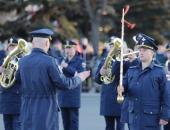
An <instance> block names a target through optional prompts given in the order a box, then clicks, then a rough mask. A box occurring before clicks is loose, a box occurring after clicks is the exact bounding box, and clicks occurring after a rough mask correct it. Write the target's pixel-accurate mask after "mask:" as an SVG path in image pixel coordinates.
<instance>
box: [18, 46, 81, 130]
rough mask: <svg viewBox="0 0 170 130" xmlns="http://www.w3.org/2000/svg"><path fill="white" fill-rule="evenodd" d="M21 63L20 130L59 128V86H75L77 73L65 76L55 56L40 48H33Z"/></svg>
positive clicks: (56, 129)
mask: <svg viewBox="0 0 170 130" xmlns="http://www.w3.org/2000/svg"><path fill="white" fill-rule="evenodd" d="M19 66H20V69H19V71H18V74H17V80H18V81H20V82H21V84H22V104H21V121H22V125H21V130H58V104H57V100H56V92H57V89H74V88H75V87H77V86H78V85H79V84H80V83H81V79H80V78H79V77H77V76H76V77H74V78H66V77H65V76H64V75H63V74H62V73H61V72H60V70H59V68H58V66H57V65H56V62H55V59H54V58H52V57H51V56H48V55H47V54H46V53H45V52H44V51H43V50H41V49H39V48H34V49H33V51H32V53H31V54H30V55H28V56H25V57H24V58H22V59H21V60H20V63H19ZM68 98H69V97H68Z"/></svg>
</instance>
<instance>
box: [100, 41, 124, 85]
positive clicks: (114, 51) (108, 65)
mask: <svg viewBox="0 0 170 130" xmlns="http://www.w3.org/2000/svg"><path fill="white" fill-rule="evenodd" d="M113 44H114V47H113V48H111V49H110V51H109V53H108V55H107V57H106V60H105V63H104V68H105V69H106V72H107V73H106V75H102V76H101V77H100V80H101V81H102V82H103V83H104V84H110V83H112V82H113V80H114V78H115V76H112V61H113V57H114V56H115V57H116V59H118V57H120V45H121V39H120V38H114V40H113Z"/></svg>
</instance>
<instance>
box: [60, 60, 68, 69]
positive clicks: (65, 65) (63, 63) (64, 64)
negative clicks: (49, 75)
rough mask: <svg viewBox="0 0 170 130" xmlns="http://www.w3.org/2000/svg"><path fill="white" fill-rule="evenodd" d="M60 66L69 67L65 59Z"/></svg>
mask: <svg viewBox="0 0 170 130" xmlns="http://www.w3.org/2000/svg"><path fill="white" fill-rule="evenodd" d="M60 66H61V67H62V68H67V66H68V64H67V63H66V62H65V61H62V62H61V65H60Z"/></svg>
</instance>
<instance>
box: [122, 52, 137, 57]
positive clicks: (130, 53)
mask: <svg viewBox="0 0 170 130" xmlns="http://www.w3.org/2000/svg"><path fill="white" fill-rule="evenodd" d="M138 53H139V51H133V52H129V53H126V54H123V57H126V56H129V55H133V54H138Z"/></svg>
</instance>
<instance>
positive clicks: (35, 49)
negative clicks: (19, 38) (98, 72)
mask: <svg viewBox="0 0 170 130" xmlns="http://www.w3.org/2000/svg"><path fill="white" fill-rule="evenodd" d="M32 52H41V53H45V54H47V53H46V52H45V51H44V50H42V49H40V48H33V49H32Z"/></svg>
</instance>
